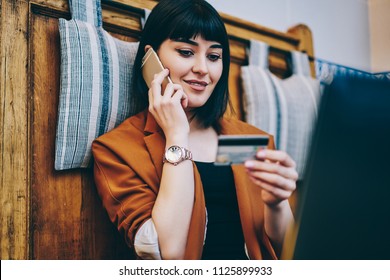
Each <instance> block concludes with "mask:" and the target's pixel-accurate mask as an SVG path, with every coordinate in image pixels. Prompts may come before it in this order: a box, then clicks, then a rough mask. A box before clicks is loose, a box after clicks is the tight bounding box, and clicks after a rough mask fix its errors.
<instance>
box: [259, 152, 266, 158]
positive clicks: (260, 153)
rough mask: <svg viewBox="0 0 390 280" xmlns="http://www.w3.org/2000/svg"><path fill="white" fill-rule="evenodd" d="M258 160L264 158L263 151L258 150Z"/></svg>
mask: <svg viewBox="0 0 390 280" xmlns="http://www.w3.org/2000/svg"><path fill="white" fill-rule="evenodd" d="M257 157H258V158H265V150H260V151H258V152H257Z"/></svg>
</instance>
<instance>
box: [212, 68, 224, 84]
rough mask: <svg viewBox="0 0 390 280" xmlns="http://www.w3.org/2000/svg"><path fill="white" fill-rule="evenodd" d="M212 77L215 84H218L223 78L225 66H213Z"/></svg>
mask: <svg viewBox="0 0 390 280" xmlns="http://www.w3.org/2000/svg"><path fill="white" fill-rule="evenodd" d="M209 69H210V76H211V78H212V79H213V82H214V83H217V82H218V81H219V79H220V78H221V76H222V70H223V66H222V63H221V64H217V65H212V66H211V67H210V68H209Z"/></svg>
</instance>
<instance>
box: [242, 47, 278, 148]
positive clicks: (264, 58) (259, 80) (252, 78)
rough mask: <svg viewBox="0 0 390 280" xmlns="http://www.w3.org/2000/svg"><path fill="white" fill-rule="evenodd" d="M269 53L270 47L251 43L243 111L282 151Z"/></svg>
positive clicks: (243, 71) (247, 120) (248, 119)
mask: <svg viewBox="0 0 390 280" xmlns="http://www.w3.org/2000/svg"><path fill="white" fill-rule="evenodd" d="M268 53H269V47H268V45H267V44H265V43H263V42H260V41H255V40H252V41H251V42H250V48H249V50H248V62H249V64H248V65H247V66H242V67H241V79H242V87H243V108H244V113H245V121H246V122H247V123H249V124H252V125H254V126H256V127H258V128H261V129H262V130H264V131H267V132H268V133H270V134H272V135H273V136H274V137H275V145H276V146H277V147H278V142H279V141H278V139H277V135H279V132H278V127H277V123H278V119H277V118H278V114H277V112H278V108H277V102H276V99H275V98H276V96H275V88H274V85H273V83H272V79H271V76H270V75H271V72H270V71H269V70H268Z"/></svg>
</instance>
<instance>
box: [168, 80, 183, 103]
mask: <svg viewBox="0 0 390 280" xmlns="http://www.w3.org/2000/svg"><path fill="white" fill-rule="evenodd" d="M179 90H181V91H183V88H182V86H181V85H178V84H172V83H169V84H168V85H167V86H166V88H165V91H164V94H163V100H165V101H167V100H170V99H171V98H172V97H173V96H174V95H175V94H176V92H177V91H179Z"/></svg>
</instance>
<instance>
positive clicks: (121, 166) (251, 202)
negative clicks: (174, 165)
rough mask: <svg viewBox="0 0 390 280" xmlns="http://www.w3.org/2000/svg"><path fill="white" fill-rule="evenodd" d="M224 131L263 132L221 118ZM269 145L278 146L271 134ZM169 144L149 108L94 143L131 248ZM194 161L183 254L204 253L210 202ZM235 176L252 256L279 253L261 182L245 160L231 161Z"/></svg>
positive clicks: (106, 201)
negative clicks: (267, 229) (254, 178)
mask: <svg viewBox="0 0 390 280" xmlns="http://www.w3.org/2000/svg"><path fill="white" fill-rule="evenodd" d="M220 125H221V131H220V133H221V134H265V132H263V131H261V130H259V129H257V128H255V127H253V126H251V125H249V124H247V123H244V122H241V121H238V120H234V119H222V120H221V121H220ZM269 148H274V144H273V138H272V137H271V138H270V143H269ZM164 150H165V137H164V134H163V132H162V130H161V128H160V127H159V126H158V124H157V123H156V121H155V119H154V118H153V116H152V115H151V114H150V113H148V111H143V112H141V113H139V114H137V115H135V116H133V117H130V118H128V119H127V120H125V121H124V122H123V123H122V124H121V125H119V126H118V127H117V128H115V129H113V130H112V131H110V132H108V133H106V134H104V135H102V136H101V137H99V138H97V139H96V140H95V141H94V142H93V145H92V152H93V156H94V176H95V183H96V187H97V190H98V193H99V195H100V198H101V199H102V202H103V206H104V208H105V209H106V210H107V212H108V215H109V217H110V219H111V221H112V222H113V223H114V224H115V225H116V226H117V228H118V230H119V232H120V233H121V234H122V235H123V236H124V237H125V240H126V243H127V244H128V245H129V247H131V248H133V245H134V238H135V234H136V232H137V230H138V229H139V228H140V227H141V226H142V224H143V223H144V222H146V221H147V220H148V219H150V218H151V213H152V209H153V205H154V202H155V200H156V197H157V194H158V190H159V185H160V179H161V173H162V167H163V162H162V159H163V153H164ZM193 166H194V179H195V197H194V206H193V211H192V217H191V222H190V228H189V233H188V241H187V245H186V251H185V259H200V258H201V257H202V250H203V241H204V234H205V224H206V210H205V209H206V205H205V198H204V194H203V186H202V181H201V179H200V175H199V172H198V170H197V168H196V165H195V163H194V164H193ZM232 169H233V175H234V182H235V186H236V192H237V200H238V206H239V212H240V218H241V224H242V229H243V233H244V238H245V243H246V246H247V249H248V254H249V257H250V259H276V254H275V252H274V249H273V248H272V245H271V243H270V240H269V238H268V236H267V235H266V233H265V230H264V210H263V209H264V204H263V201H262V199H261V189H260V187H258V186H256V185H254V184H253V183H252V181H251V180H250V179H249V178H248V176H247V174H246V171H245V167H244V166H243V165H233V166H232Z"/></svg>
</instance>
